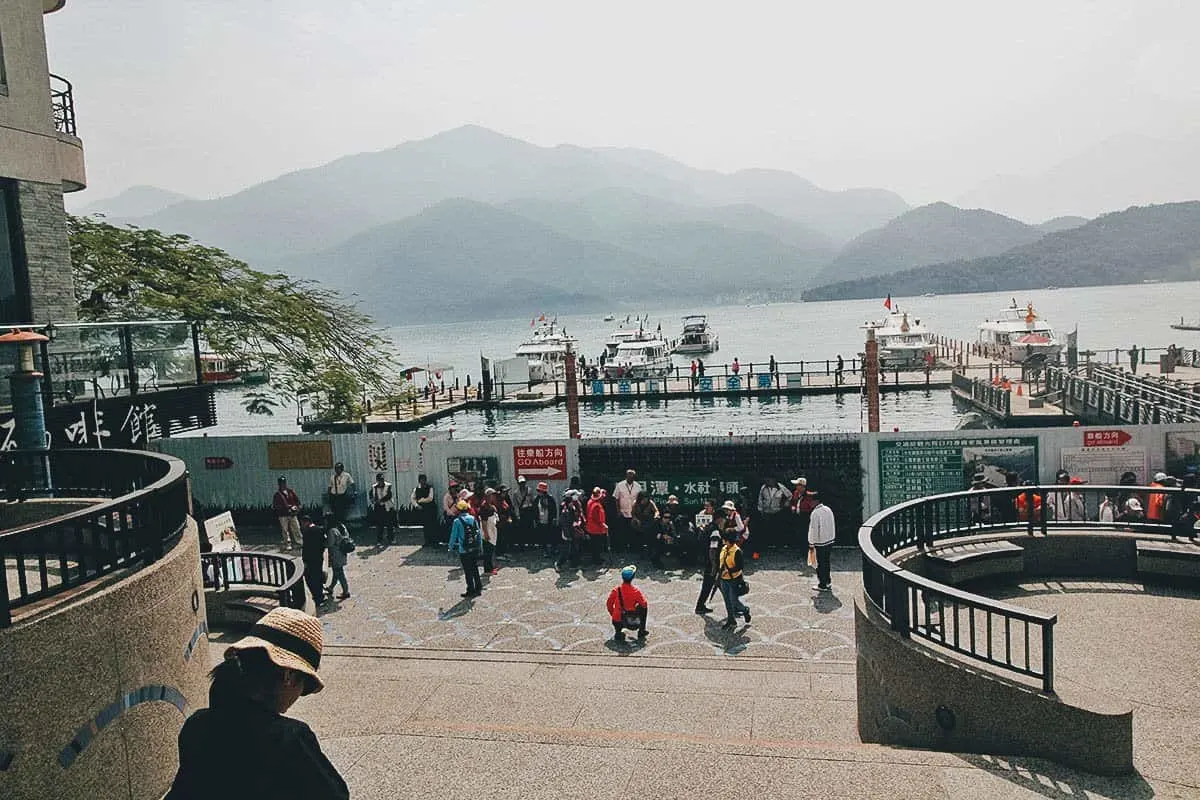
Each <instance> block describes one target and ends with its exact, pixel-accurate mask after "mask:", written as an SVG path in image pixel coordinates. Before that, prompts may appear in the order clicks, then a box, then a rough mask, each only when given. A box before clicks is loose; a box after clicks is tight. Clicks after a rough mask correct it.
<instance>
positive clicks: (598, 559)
mask: <svg viewBox="0 0 1200 800" xmlns="http://www.w3.org/2000/svg"><path fill="white" fill-rule="evenodd" d="M607 538H608V537H607V536H605V535H604V534H603V533H597V534H595V535H593V534H590V533H589V534H588V537H587V543H588V550H589V551H591V554H592V563H593V564H603V563H604V545H605V540H606V539H607Z"/></svg>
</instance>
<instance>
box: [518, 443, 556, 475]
mask: <svg viewBox="0 0 1200 800" xmlns="http://www.w3.org/2000/svg"><path fill="white" fill-rule="evenodd" d="M513 467H514V468H515V469H516V473H517V477H518V478H519V477H521V476H522V475H524V476H525V477H526V478H538V479H539V480H544V481H561V480H566V478H567V447H566V445H562V444H549V445H540V444H539V445H521V446H519V447H514V448H513Z"/></svg>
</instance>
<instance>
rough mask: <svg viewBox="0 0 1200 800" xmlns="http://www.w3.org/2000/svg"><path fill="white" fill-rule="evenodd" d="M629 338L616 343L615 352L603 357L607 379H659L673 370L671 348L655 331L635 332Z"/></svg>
mask: <svg viewBox="0 0 1200 800" xmlns="http://www.w3.org/2000/svg"><path fill="white" fill-rule="evenodd" d="M633 333H634V335H633V336H632V337H631V338H628V339H626V340H625V341H623V342H621V343H620V344H618V345H617V347H616V351H615V353H614V355H613V356H612V357H610V358H607V359H605V364H604V375H605V377H607V378H661V377H664V376H666V375H670V374H671V373H672V372H673V371H674V370H675V365H674V364H673V363H671V352H670V347H669V346H668V345H667V343H666V341H665V340H664V339H663V338H662V335H661V334H659V333H657V332H653V333H651V332H649V331H641V330H639V331H634V332H633Z"/></svg>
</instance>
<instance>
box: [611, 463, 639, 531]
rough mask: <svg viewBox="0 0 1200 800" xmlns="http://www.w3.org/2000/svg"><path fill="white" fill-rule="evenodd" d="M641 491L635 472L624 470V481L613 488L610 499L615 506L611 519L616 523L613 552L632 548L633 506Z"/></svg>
mask: <svg viewBox="0 0 1200 800" xmlns="http://www.w3.org/2000/svg"><path fill="white" fill-rule="evenodd" d="M643 491H644V489H643V487H642V485H641V484H640V483H638V481H637V471H636V470H632V469H627V470H625V480H623V481H621V482H620V483H618V484H617V485H616V486H614V487H613V493H612V499H613V502H614V503H616V505H617V513H616V514H615V515H614V517H613V521H614V522H615V523H616V525H615V526H614V528H613V549H614V550H617V549H625V550H628V549H629V548H630V547H632V546H633V542H632V538H633V504H634V503H636V502H637V498H638V495H639V494H641V493H642V492H643Z"/></svg>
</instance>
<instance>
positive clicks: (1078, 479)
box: [1071, 478, 1087, 486]
mask: <svg viewBox="0 0 1200 800" xmlns="http://www.w3.org/2000/svg"><path fill="white" fill-rule="evenodd" d="M1071 483H1072V484H1074V485H1076V486H1078V485H1079V484H1081V483H1087V481H1085V480H1084V479H1083V478H1071Z"/></svg>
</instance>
